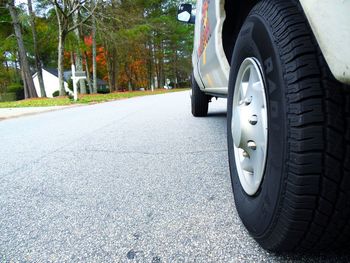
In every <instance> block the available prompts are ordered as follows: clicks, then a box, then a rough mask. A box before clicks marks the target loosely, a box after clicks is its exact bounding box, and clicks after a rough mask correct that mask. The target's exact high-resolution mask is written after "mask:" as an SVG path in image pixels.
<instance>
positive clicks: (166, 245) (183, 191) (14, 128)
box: [0, 92, 350, 263]
mask: <svg viewBox="0 0 350 263" xmlns="http://www.w3.org/2000/svg"><path fill="white" fill-rule="evenodd" d="M225 126H226V102H225V100H219V101H215V102H213V103H212V104H211V106H210V115H209V116H208V117H207V118H198V119H196V118H193V117H192V116H191V114H190V101H189V93H188V92H181V93H173V94H166V95H157V96H151V97H140V98H134V99H129V100H123V101H116V102H110V103H104V104H98V105H91V106H83V107H75V108H70V109H65V110H61V111H55V112H49V113H43V114H40V115H35V116H26V117H22V118H17V119H12V120H5V121H1V122H0V167H1V169H0V262H2V261H4V262H6V261H11V262H12V261H13V262H17V261H19V262H48V261H50V262H152V263H156V262H263V261H265V262H281V261H288V262H291V261H307V262H328V261H332V262H347V261H350V257H349V256H347V255H341V254H322V255H274V254H270V253H268V252H266V251H264V250H262V249H261V248H260V247H259V246H258V245H257V244H256V243H255V242H254V240H253V239H251V238H250V237H249V235H248V233H247V232H246V231H245V229H244V228H243V226H242V224H241V222H240V220H239V217H238V215H237V213H236V211H235V208H234V203H233V196H232V190H231V184H230V178H229V173H228V162H227V156H226V155H227V153H226V127H225Z"/></svg>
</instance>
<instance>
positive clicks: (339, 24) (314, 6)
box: [300, 0, 350, 84]
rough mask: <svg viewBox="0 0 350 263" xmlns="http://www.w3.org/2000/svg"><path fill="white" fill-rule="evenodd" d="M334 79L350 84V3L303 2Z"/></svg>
mask: <svg viewBox="0 0 350 263" xmlns="http://www.w3.org/2000/svg"><path fill="white" fill-rule="evenodd" d="M300 3H301V5H302V7H303V9H304V12H305V15H306V17H307V19H308V21H309V24H310V26H311V28H312V31H313V33H314V35H315V37H316V40H317V42H318V45H319V46H320V48H321V51H322V54H323V56H324V57H325V59H326V61H327V64H328V66H329V68H330V70H331V72H332V73H333V75H334V77H335V78H336V79H337V80H338V81H340V82H343V83H345V84H350V1H349V0H300Z"/></svg>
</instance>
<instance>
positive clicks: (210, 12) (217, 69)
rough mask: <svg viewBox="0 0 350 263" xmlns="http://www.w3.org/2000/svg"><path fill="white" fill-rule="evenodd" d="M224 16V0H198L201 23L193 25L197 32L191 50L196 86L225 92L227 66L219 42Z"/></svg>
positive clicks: (197, 21)
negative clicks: (193, 47)
mask: <svg viewBox="0 0 350 263" xmlns="http://www.w3.org/2000/svg"><path fill="white" fill-rule="evenodd" d="M224 20H225V10H224V1H214V0H204V1H198V4H197V18H196V23H199V24H200V26H199V27H198V26H196V30H198V28H199V30H200V34H199V37H197V38H196V39H195V49H194V54H193V56H194V57H193V59H194V65H195V67H197V70H198V71H197V72H195V77H196V80H197V82H198V84H199V86H200V87H201V88H202V89H205V91H206V92H211V93H217V94H224V95H225V94H227V86H228V77H229V70H230V67H229V63H228V61H227V59H226V56H225V53H224V49H223V45H222V27H223V22H224ZM197 36H198V35H197ZM198 58H199V59H198ZM195 71H196V69H195ZM196 75H197V76H196ZM197 77H199V78H200V80H201V82H202V83H200V82H199V80H198V79H197Z"/></svg>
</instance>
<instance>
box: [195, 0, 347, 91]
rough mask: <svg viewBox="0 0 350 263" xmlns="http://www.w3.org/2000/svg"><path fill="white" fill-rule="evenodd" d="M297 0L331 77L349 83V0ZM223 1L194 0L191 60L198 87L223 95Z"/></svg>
mask: <svg viewBox="0 0 350 263" xmlns="http://www.w3.org/2000/svg"><path fill="white" fill-rule="evenodd" d="M236 1H237V0H236ZM300 3H301V5H302V7H303V9H304V12H305V14H306V17H307V19H308V21H309V23H310V25H311V28H312V30H313V33H314V35H315V37H316V39H317V42H318V44H319V46H320V49H321V51H322V53H323V55H324V57H325V59H326V61H327V63H328V66H329V68H330V70H331V72H332V73H333V75H334V77H335V78H336V79H337V80H338V81H340V82H342V83H345V84H350V0H300ZM224 5H225V0H216V1H208V0H201V1H197V6H196V23H195V31H196V32H195V40H194V49H193V56H192V62H193V67H194V77H195V79H196V81H197V83H198V85H199V87H200V88H201V90H203V91H205V92H206V93H209V94H210V93H211V94H217V95H224V96H225V95H227V93H228V88H227V87H228V80H229V71H230V65H229V62H228V59H227V57H226V56H225V52H224V48H223V42H222V29H223V23H224V21H225V18H226V12H225V8H224ZM233 63H234V62H233Z"/></svg>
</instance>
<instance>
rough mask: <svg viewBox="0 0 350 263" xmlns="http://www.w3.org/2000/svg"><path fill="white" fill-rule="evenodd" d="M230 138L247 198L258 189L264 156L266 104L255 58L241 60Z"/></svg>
mask: <svg viewBox="0 0 350 263" xmlns="http://www.w3.org/2000/svg"><path fill="white" fill-rule="evenodd" d="M231 123H232V138H233V141H234V146H233V147H234V153H235V161H236V168H237V172H238V176H239V180H240V182H241V185H242V187H243V189H244V191H245V192H246V193H247V194H248V195H254V194H256V193H257V191H258V190H259V187H260V185H261V182H262V180H263V175H264V170H265V164H266V156H267V140H268V136H267V132H268V121H267V103H266V94H265V86H264V80H263V75H262V71H261V67H260V65H259V62H258V60H257V59H255V58H247V59H245V60H244V61H243V63H242V65H241V67H240V69H239V72H238V75H237V80H236V85H235V90H234V96H233V107H232V122H231Z"/></svg>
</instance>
